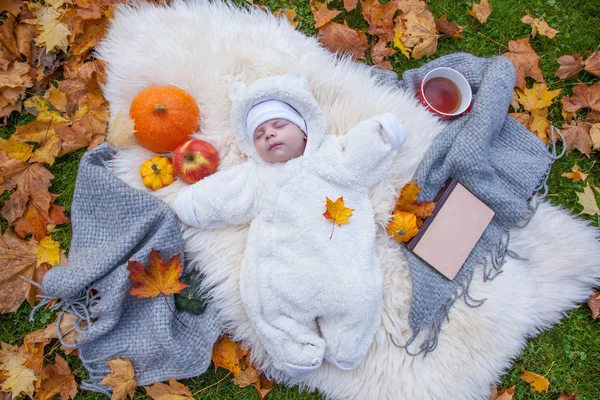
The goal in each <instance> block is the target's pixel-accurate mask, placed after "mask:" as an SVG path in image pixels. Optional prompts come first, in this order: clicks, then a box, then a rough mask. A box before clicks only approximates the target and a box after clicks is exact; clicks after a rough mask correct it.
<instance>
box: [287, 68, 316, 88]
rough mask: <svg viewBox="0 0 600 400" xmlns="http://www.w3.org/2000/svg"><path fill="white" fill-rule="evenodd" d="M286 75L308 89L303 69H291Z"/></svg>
mask: <svg viewBox="0 0 600 400" xmlns="http://www.w3.org/2000/svg"><path fill="white" fill-rule="evenodd" d="M287 75H288V76H289V77H290V79H292V80H294V81H296V83H297V84H298V85H300V86H302V87H304V88H305V89H306V90H310V89H309V86H308V77H307V76H306V74H305V73H304V71H302V70H299V69H293V70H291V71H289V72H288V73H287Z"/></svg>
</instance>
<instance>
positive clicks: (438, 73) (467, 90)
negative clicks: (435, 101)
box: [419, 67, 473, 119]
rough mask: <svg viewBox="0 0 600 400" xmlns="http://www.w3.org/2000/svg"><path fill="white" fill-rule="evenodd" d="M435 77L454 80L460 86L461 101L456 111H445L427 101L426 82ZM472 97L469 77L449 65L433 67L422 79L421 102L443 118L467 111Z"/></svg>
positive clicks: (449, 117) (420, 88)
mask: <svg viewBox="0 0 600 400" xmlns="http://www.w3.org/2000/svg"><path fill="white" fill-rule="evenodd" d="M433 78H446V79H448V80H450V81H451V82H453V83H454V84H455V85H456V87H457V88H458V93H459V95H460V102H459V104H458V107H457V108H456V110H455V111H454V112H452V113H445V112H442V111H440V110H437V109H435V107H433V106H432V105H431V104H430V103H429V101H427V98H425V84H426V83H427V82H429V81H430V80H431V79H433ZM472 98H473V92H472V91H471V85H469V82H468V81H467V78H465V77H464V76H463V75H462V74H461V73H460V72H458V71H457V70H455V69H452V68H449V67H438V68H434V69H432V70H431V71H429V72H428V73H427V74H426V75H425V77H423V80H422V81H421V86H420V87H419V101H420V102H421V104H423V105H424V106H425V107H426V108H427V109H428V110H430V111H431V112H433V113H434V114H437V115H439V116H440V117H441V118H443V119H452V118H456V117H459V116H462V115H464V114H465V113H467V112H468V111H469V110H470V109H471V100H472Z"/></svg>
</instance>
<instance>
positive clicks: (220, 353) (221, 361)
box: [211, 336, 242, 376]
mask: <svg viewBox="0 0 600 400" xmlns="http://www.w3.org/2000/svg"><path fill="white" fill-rule="evenodd" d="M238 347H239V345H238V344H237V343H236V342H233V341H232V340H231V339H229V337H227V336H223V337H222V338H221V339H220V340H219V341H218V342H217V343H215V344H214V346H213V352H212V356H211V360H212V362H213V364H215V368H219V367H221V368H225V369H226V370H228V371H230V372H233V374H234V375H235V376H238V375H239V374H240V373H241V372H242V368H241V366H240V357H238V352H237V348H238Z"/></svg>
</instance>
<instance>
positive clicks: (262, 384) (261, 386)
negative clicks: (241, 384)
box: [253, 374, 273, 400]
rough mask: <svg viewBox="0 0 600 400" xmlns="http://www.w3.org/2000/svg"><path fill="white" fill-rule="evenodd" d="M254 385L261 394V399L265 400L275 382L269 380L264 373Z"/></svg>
mask: <svg viewBox="0 0 600 400" xmlns="http://www.w3.org/2000/svg"><path fill="white" fill-rule="evenodd" d="M253 386H254V387H255V388H256V390H257V391H258V395H259V396H260V398H261V400H264V398H265V397H266V396H267V395H268V394H269V392H270V391H271V390H272V389H273V382H272V381H270V380H268V379H267V378H265V376H264V375H262V374H261V375H260V376H259V377H258V382H255V383H254V384H253Z"/></svg>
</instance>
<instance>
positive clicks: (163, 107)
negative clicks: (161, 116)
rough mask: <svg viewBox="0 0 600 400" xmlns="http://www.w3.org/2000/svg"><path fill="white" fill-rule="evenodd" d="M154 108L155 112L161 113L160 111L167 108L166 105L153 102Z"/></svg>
mask: <svg viewBox="0 0 600 400" xmlns="http://www.w3.org/2000/svg"><path fill="white" fill-rule="evenodd" d="M154 109H155V110H156V112H159V113H162V112H165V110H166V109H167V106H166V105H164V104H155V105H154Z"/></svg>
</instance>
